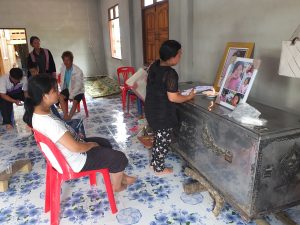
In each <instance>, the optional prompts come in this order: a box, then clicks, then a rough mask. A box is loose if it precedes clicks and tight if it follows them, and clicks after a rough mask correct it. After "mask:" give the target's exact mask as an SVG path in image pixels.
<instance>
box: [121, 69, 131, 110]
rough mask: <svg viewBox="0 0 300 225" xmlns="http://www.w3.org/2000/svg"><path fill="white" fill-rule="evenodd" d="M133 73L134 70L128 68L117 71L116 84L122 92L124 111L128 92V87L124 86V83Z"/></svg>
mask: <svg viewBox="0 0 300 225" xmlns="http://www.w3.org/2000/svg"><path fill="white" fill-rule="evenodd" d="M134 73H135V71H134V68H133V67H130V66H124V67H119V68H118V69H117V75H118V82H119V86H120V88H121V91H122V106H123V109H125V107H126V96H127V92H128V91H129V90H130V88H129V86H128V85H127V84H126V81H127V79H128V78H129V77H130V76H131V75H133V74H134ZM121 76H122V77H121Z"/></svg>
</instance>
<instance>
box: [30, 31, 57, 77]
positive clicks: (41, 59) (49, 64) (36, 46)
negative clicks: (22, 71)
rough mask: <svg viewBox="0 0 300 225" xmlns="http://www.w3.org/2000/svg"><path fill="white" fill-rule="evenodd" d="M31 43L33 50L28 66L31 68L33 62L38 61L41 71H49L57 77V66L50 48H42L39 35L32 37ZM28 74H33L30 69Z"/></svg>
mask: <svg viewBox="0 0 300 225" xmlns="http://www.w3.org/2000/svg"><path fill="white" fill-rule="evenodd" d="M30 45H31V47H33V50H32V51H31V52H30V53H29V56H28V58H27V66H28V68H31V67H32V64H33V63H37V64H38V67H39V73H48V74H52V75H53V76H54V77H55V76H56V67H55V63H54V60H53V56H52V54H51V52H50V50H49V49H46V48H41V44H40V39H39V38H38V37H37V36H32V37H30ZM28 74H29V75H30V76H31V74H30V71H28Z"/></svg>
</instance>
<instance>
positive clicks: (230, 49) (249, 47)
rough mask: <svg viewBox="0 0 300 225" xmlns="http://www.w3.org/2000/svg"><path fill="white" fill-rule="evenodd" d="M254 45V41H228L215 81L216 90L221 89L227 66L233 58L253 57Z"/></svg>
mask: <svg viewBox="0 0 300 225" xmlns="http://www.w3.org/2000/svg"><path fill="white" fill-rule="evenodd" d="M254 45H255V43H254V42H228V43H227V45H226V48H225V52H224V54H223V57H222V61H221V63H220V65H219V68H218V72H217V76H216V79H215V82H214V88H215V90H216V91H219V90H220V87H221V85H222V81H223V79H224V78H225V75H226V71H227V68H228V66H229V65H230V63H231V61H232V60H231V58H232V57H235V56H236V57H242V58H252V57H253V51H254Z"/></svg>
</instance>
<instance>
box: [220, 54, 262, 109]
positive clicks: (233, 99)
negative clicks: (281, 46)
mask: <svg viewBox="0 0 300 225" xmlns="http://www.w3.org/2000/svg"><path fill="white" fill-rule="evenodd" d="M259 65H260V60H256V59H248V58H239V57H237V58H234V59H233V62H232V63H231V64H230V65H229V66H228V69H227V72H226V76H225V78H224V79H223V83H222V85H221V89H220V91H219V95H218V98H217V102H218V103H219V104H221V105H223V106H226V107H227V108H230V109H234V108H235V107H236V106H237V105H238V104H239V103H244V102H246V101H247V98H248V95H249V93H250V90H251V87H252V85H253V82H254V79H255V77H256V74H257V70H258V67H259Z"/></svg>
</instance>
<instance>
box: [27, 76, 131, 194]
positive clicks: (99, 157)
mask: <svg viewBox="0 0 300 225" xmlns="http://www.w3.org/2000/svg"><path fill="white" fill-rule="evenodd" d="M28 95H29V98H28V99H26V100H25V114H24V117H23V120H24V121H25V122H26V123H27V124H28V125H29V126H30V127H33V129H35V130H37V131H38V132H40V133H41V134H43V135H45V136H46V137H48V138H49V139H50V140H51V141H52V142H53V143H55V145H56V146H57V148H58V149H59V150H60V151H61V153H62V154H63V156H64V157H65V159H66V161H67V162H68V164H69V165H70V167H71V168H72V169H73V171H74V172H81V171H89V170H96V169H103V168H108V169H109V172H110V175H111V182H112V186H113V190H114V191H115V192H119V191H122V190H124V189H125V188H126V187H127V185H130V184H132V183H134V182H135V179H136V178H135V177H130V176H128V175H126V174H125V173H124V169H125V167H126V166H127V164H128V159H127V158H126V156H125V154H124V153H123V152H121V151H116V150H113V149H112V146H111V144H110V143H109V141H108V140H106V139H104V138H99V137H91V138H86V139H85V140H82V139H81V138H80V137H79V136H78V135H77V134H76V133H75V132H74V131H73V130H72V129H71V128H70V127H69V126H67V125H66V124H65V123H64V122H63V121H62V120H61V119H59V118H57V117H56V116H54V115H53V114H51V112H50V107H51V106H52V105H53V104H55V103H56V102H57V101H58V90H57V83H56V79H55V78H53V77H50V76H49V75H44V74H43V75H40V76H35V77H32V78H31V79H30V81H29V83H28ZM44 153H45V154H46V156H47V152H46V151H45V152H44ZM47 157H48V158H49V156H47ZM54 164H55V163H53V165H52V166H53V167H54V168H57V165H54Z"/></svg>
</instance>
